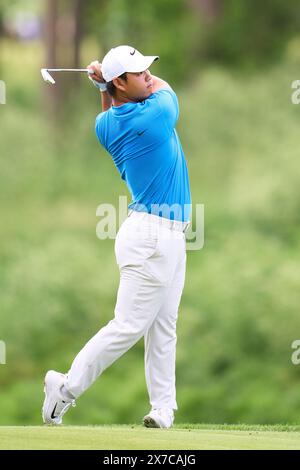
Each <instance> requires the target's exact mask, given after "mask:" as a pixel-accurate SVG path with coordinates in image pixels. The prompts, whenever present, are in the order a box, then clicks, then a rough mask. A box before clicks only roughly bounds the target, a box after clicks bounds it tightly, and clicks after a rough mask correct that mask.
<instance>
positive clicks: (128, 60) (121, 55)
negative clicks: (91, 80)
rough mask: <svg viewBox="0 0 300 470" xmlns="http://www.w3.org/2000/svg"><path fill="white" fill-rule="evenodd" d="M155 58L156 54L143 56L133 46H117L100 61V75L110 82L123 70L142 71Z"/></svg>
mask: <svg viewBox="0 0 300 470" xmlns="http://www.w3.org/2000/svg"><path fill="white" fill-rule="evenodd" d="M157 59H159V56H158V55H148V56H144V55H143V54H141V53H140V52H139V51H138V50H137V49H135V48H134V47H131V46H118V47H115V48H113V49H111V50H110V51H109V52H108V53H107V54H106V55H105V57H104V59H103V61H102V68H101V71H102V76H103V78H104V80H105V81H106V82H110V81H111V80H113V79H114V78H117V77H119V76H120V75H122V74H123V73H125V72H143V71H144V70H147V69H148V68H149V67H150V65H151V64H152V62H154V61H155V60H157Z"/></svg>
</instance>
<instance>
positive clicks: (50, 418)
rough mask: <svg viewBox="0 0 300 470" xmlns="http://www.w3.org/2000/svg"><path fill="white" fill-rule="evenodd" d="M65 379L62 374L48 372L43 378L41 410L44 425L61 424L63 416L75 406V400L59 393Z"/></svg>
mask: <svg viewBox="0 0 300 470" xmlns="http://www.w3.org/2000/svg"><path fill="white" fill-rule="evenodd" d="M65 380H66V377H65V375H64V374H61V373H59V372H55V371H54V370H49V372H47V374H46V376H45V382H44V384H45V385H44V392H45V400H44V404H43V409H42V416H43V421H44V423H45V424H56V425H58V424H61V423H62V418H63V415H64V414H65V413H66V412H67V411H68V409H69V408H70V407H71V406H75V400H74V399H70V398H66V397H65V396H64V395H63V394H62V391H61V388H62V386H63V385H64V383H65Z"/></svg>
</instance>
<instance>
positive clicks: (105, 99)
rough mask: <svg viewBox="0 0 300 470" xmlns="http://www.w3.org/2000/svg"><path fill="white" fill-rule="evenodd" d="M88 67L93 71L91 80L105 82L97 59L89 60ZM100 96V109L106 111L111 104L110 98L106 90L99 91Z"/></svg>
mask: <svg viewBox="0 0 300 470" xmlns="http://www.w3.org/2000/svg"><path fill="white" fill-rule="evenodd" d="M87 68H88V69H90V70H92V71H93V72H94V73H91V74H90V77H91V79H92V80H95V81H96V82H100V83H105V80H104V78H103V76H102V72H101V64H100V62H98V61H97V60H94V61H93V62H91V63H90V64H89V65H88V66H87ZM99 93H100V96H101V105H102V111H103V112H104V111H107V110H108V109H110V108H111V106H112V98H111V96H110V94H109V93H108V91H100V90H99Z"/></svg>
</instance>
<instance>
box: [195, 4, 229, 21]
mask: <svg viewBox="0 0 300 470" xmlns="http://www.w3.org/2000/svg"><path fill="white" fill-rule="evenodd" d="M187 2H188V3H189V4H190V5H191V7H192V8H193V9H194V10H195V12H196V13H198V15H200V16H201V17H202V18H204V19H205V20H206V21H208V22H214V21H215V20H216V19H217V18H218V16H219V15H220V13H221V7H222V3H223V0H187Z"/></svg>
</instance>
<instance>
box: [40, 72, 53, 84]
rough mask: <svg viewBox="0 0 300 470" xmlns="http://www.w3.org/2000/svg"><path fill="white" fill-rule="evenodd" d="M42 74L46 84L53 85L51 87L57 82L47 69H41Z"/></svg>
mask: <svg viewBox="0 0 300 470" xmlns="http://www.w3.org/2000/svg"><path fill="white" fill-rule="evenodd" d="M41 74H42V77H43V79H44V80H45V82H47V83H51V85H54V83H55V80H54V78H53V77H51V75H50V73H49V72H48V70H47V69H41Z"/></svg>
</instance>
